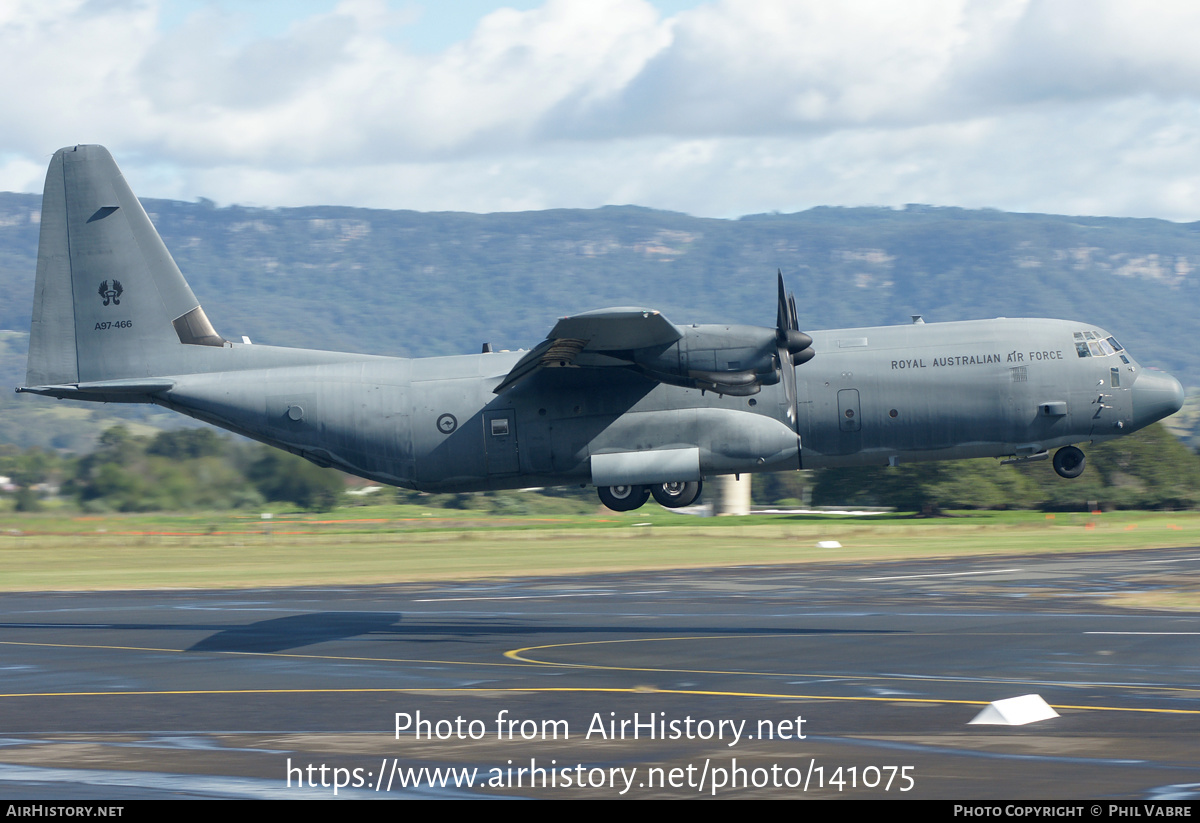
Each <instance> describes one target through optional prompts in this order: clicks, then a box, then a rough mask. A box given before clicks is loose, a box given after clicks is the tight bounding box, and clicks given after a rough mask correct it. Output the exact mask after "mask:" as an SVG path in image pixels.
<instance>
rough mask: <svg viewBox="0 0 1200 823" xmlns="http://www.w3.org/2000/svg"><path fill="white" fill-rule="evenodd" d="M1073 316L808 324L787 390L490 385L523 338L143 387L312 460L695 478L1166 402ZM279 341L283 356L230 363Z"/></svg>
mask: <svg viewBox="0 0 1200 823" xmlns="http://www.w3.org/2000/svg"><path fill="white" fill-rule="evenodd" d="M1076 334H1088V335H1091V337H1092V338H1093V339H1092V340H1084V341H1082V342H1083V343H1084V346H1085V347H1086V345H1087V343H1088V342H1096V341H1099V340H1102V339H1107V338H1109V337H1110V336H1109V335H1108V333H1107V332H1104V331H1102V330H1100V329H1099V328H1097V327H1095V326H1090V325H1087V324H1083V323H1075V322H1071V321H1063V320H1038V319H998V320H979V321H966V322H957V323H928V324H912V325H904V326H883V327H875V328H865V329H841V330H831V331H816V332H812V337H813V340H814V342H813V349H814V351H815V352H816V356H815V357H813V359H812V360H811V361H809V362H808V363H805V364H803V365H801V366H798V367H796V380H797V392H796V394H797V400H796V404H795V406H794V407H792V406H791V405H790V404H789V402H788V400H787V397H786V392H785V390H784V383H783V382H779V383H776V384H774V385H764V386H763V387H762V389H761V391H759V392H758V393H757V394H754V395H751V396H749V397H745V396H742V397H736V396H731V395H722V394H719V393H717V392H714V391H706V390H701V389H690V388H682V387H678V386H671V385H666V384H662V383H658V382H655V381H653V380H650V379H648V378H646V377H643V376H641V375H639V374H637V373H634V372H632V371H624V370H614V371H612V372H610V373H609V374H607V375H606V386H605V390H604V391H603V392H598V391H597V390H596V386H595V382H594V380H593V379H592V375H591V374H590V373H589V371H588V370H585V369H578V368H561V369H548V370H545V371H543V372H541V373H540V374H538V375H537V376H536V377H535V378H534V379H531V380H527V381H525V382H523V383H521V384H519V385H517V386H515V387H514V388H512V389H510V390H509V391H507V392H505V393H503V394H501V395H496V394H493V391H492V390H493V388H494V387H495V386H496V385H497V384H498V383H499V382H500V381H501V380H502V379H503V378H504V376H505V375H506V374H507V373H508V372H509V370H510V369H511V368H512V366H513V365H514V363H515V362H516V361H517V359H518V358H519V357H520V356H521V354H523V353H522V352H515V353H509V352H496V353H487V354H478V355H464V356H455V357H435V358H423V359H417V360H408V359H402V358H390V357H375V356H367V355H352V354H335V353H324V352H305V351H303V350H296V349H275V348H272V347H265V346H244V345H240V344H232V345H231V346H226V347H225V348H218V349H208V350H207V351H205V352H204V354H205V355H207V357H206V358H205V359H210V358H211V359H212V361H213V362H212V363H211V364H209V367H208V368H206V369H205V371H204V372H202V373H198V374H190V375H172V376H170V377H169V379H170V381H171V382H172V383H173V386H172V388H170V389H169V390H167V391H164V392H162V393H161V394H159V395H157V396H156V397H155V398H153V400H154V402H157V403H159V404H161V405H164V406H167V407H169V408H172V409H175V410H177V411H180V412H183V413H184V414H189V415H191V416H193V417H197V418H199V419H201V420H205V421H208V422H210V423H214V424H216V425H219V426H222V427H225V428H228V429H232V430H234V431H238V432H241V433H243V434H246V435H248V436H251V437H254V438H256V439H258V440H262V441H264V442H268V443H271V444H272V445H276V446H280V447H282V448H285V449H287V450H289V451H292V452H295V453H297V454H302V455H304V456H305V457H308V458H309V459H311V460H314V461H315V462H318V463H321V464H323V465H333V466H336V467H338V468H341V469H343V470H345V471H349V472H352V473H354V474H358V475H361V476H363V477H367V478H371V479H374V480H378V481H381V482H385V483H390V484H394V485H400V486H405V487H409V488H416V489H422V490H429V491H465V490H480V489H501V488H517V487H524V486H533V485H546V484H564V483H574V482H578V483H595V484H596V485H611V484H612V483H609V482H605V481H612V480H613V477H606V476H604V475H603V472H604V471H605V468H606V467H605V465H604V464H605V462H606V461H605V458H604V456H605V455H610V456H614V457H612V458H611V459H609V460H608V461H607V463H608V465H609V467H611V470H612V471H615V472H617V474H618V475H619V476H618V477H617V478H616V479H618V480H623V481H624V482H634V481H635V480H637V479H638V478H637V477H636V475H637V474H638V473H639V471H640V472H641V473H642V474H645V475H646V478H645V479H644V481H643V482H653V478H657V477H661V476H662V469H663V466H662V463H663V461H664V460H679V461H682V462H681V463H680V468H679V470H678V472H677V475H674V476H677V477H679V478H680V479H690V478H691V477H692V475H693V474H694V475H696V476H697V478H698V477H703V476H707V475H714V474H728V473H735V472H755V471H778V470H785V469H799V468H819V467H824V466H854V465H887V464H888V463H889V462H890V463H897V462H909V461H914V460H932V459H951V458H964V457H1003V456H1032V455H1036V454H1038V453H1040V452H1044V451H1046V450H1048V449H1053V448H1056V447H1059V446H1063V445H1067V444H1070V443H1078V442H1082V441H1089V440H1091V441H1094V440H1104V439H1108V438H1111V437H1115V436H1118V435H1121V434H1126V433H1128V432H1131V431H1134V430H1136V429H1137V428H1140V427H1142V426H1144V425H1147V424H1148V423H1150V422H1153V420H1156V419H1159V417H1161V416H1164V415H1163V414H1162V412H1163V411H1166V412H1167V413H1170V411H1172V410H1173V409H1169V406H1170V405H1171V403H1172V402H1173V400H1172V398H1173V396H1174V394H1175V393H1176V391H1177V387H1178V383H1176V382H1175V381H1174V380H1173V379H1172V378H1168V377H1166V376H1164V375H1161V374H1158V373H1155V372H1152V371H1151V372H1143V370H1142V368H1141V366H1140V365H1138V364H1137V363H1136V362H1135V361H1134V360H1133V359H1132V357H1130V356H1129V355H1128V352H1125V351H1119V352H1115V351H1114V352H1113V353H1112V354H1107V355H1105V354H1103V353H1102V354H1101V356H1091V355H1090V353H1089V356H1086V357H1081V356H1079V352H1078V350H1077V346H1076V344H1077V343H1079V342H1081V341H1078V340H1076V339H1075V338H1074V335H1076ZM305 355H311V357H309V356H305ZM276 357H279V358H280V359H281V360H284V361H287V360H292V361H296V362H294V364H291V365H289V364H287V363H286V362H283V363H280V365H278V366H272V367H269V368H254V367H250V368H239V361H244V365H245V366H251V364H252V363H254V362H261V361H262V360H263V359H267V360H274V359H275V358H276ZM1122 357H1124V360H1125V361H1128V362H1123V360H1122ZM222 360H223V361H225V362H223V363H222V362H219V361H222ZM322 360H328V361H331V362H314V361H322ZM1139 386H1141V387H1143V388H1142V390H1140V391H1139V388H1138V387H1139ZM1135 397H1141V398H1142V400H1141V402H1140V403H1138V404H1136V406H1137V410H1138V411H1139V412H1140V416H1139V414H1136V413H1135V401H1134V398H1135ZM109 399H118V398H117V397H115V396H114V397H110V398H109ZM130 399H132V398H130ZM793 420H794V421H795V422H794V423H793ZM598 456H599V458H600V459H599V460H596V459H595V458H597V457H598ZM639 456H642V457H644V460H641V461H639ZM693 457H694V460H692V458H693ZM689 460H692V462H688V461H689ZM596 463H600V464H601V465H600V466H598V467H597V466H596V465H595V464H596ZM693 463H694V465H693Z"/></svg>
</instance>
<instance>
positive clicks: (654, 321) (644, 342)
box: [493, 307, 683, 394]
mask: <svg viewBox="0 0 1200 823" xmlns="http://www.w3.org/2000/svg"><path fill="white" fill-rule="evenodd" d="M682 337H683V332H682V331H681V330H680V329H679V328H678V327H676V326H675V324H674V323H672V322H671V321H670V320H668V319H667V318H665V317H663V316H662V315H661V314H660V313H659V312H657V311H654V310H653V309H640V308H632V307H621V308H614V309H597V310H596V311H589V312H584V313H583V314H577V315H574V316H573V317H564V318H562V319H561V320H559V321H558V322H557V323H555V324H554V328H553V329H551V330H550V336H549V337H547V338H546V339H545V340H543V341H542V342H541V343H539V344H538V345H536V346H534V347H533V349H531V350H530V351H529V353H528V354H526V355H525V356H524V357H522V358H521V359H520V360H519V361H517V364H516V365H515V366H513V367H512V369H511V370H510V371H509V373H508V374H507V375H506V376H505V378H504V379H503V380H502V381H500V384H499V385H498V386H496V388H495V389H494V390H493V391H495V393H496V394H501V393H503V392H505V391H507V390H508V389H510V388H512V387H513V386H515V385H516V384H517V383H519V382H521V381H522V380H524V379H525V378H527V377H529V376H531V375H533V374H534V373H535V372H537V371H539V370H541V369H545V368H565V367H571V366H575V367H585V366H586V367H591V368H603V367H613V366H617V367H628V366H629V365H630V359H631V358H630V357H629V353H630V352H632V351H634V350H641V349H652V348H659V347H666V346H670V345H671V344H672V343H675V342H677V341H679V340H680V339H681V338H682Z"/></svg>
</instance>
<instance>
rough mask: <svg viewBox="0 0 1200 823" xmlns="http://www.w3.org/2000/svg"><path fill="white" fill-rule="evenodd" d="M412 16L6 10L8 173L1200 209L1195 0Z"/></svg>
mask: <svg viewBox="0 0 1200 823" xmlns="http://www.w3.org/2000/svg"><path fill="white" fill-rule="evenodd" d="M414 19H415V18H414V15H413V13H412V9H411V8H410V7H409V6H404V7H403V8H399V7H397V8H392V7H389V6H388V5H386V4H385V3H384V2H383V0H347V1H346V2H342V3H340V4H339V5H337V6H336V7H335V8H333V9H332V10H331V11H329V12H327V13H324V14H320V15H316V16H312V17H308V18H301V19H297V20H295V21H294V22H292V23H291V24H290V25H288V26H282V27H279V28H278V29H276V30H277V31H280V32H282V33H281V34H278V35H277V36H272V37H263V36H258V35H253V36H248V35H247V29H245V28H239V26H240V25H242V23H243V22H244V21H239V18H238V17H237V16H236V15H230V14H226V13H224V12H222V11H220V10H219V8H218V7H215V6H214V7H212V8H208V7H200V11H198V12H197V13H196V14H194V15H193V16H192V17H190V18H188V19H187V20H186V21H185V22H183V23H182V24H181V25H177V26H174V27H173V28H171V29H170V30H169V31H163V30H162V28H161V26H160V23H159V18H158V7H157V4H156V2H154V0H110V1H109V2H97V1H96V0H91V2H84V0H50V1H49V2H48V1H47V0H40V1H39V2H32V0H16V2H10V3H7V4H4V5H2V6H0V70H3V71H4V72H5V74H6V76H8V77H19V78H22V80H23V82H13V83H8V84H5V85H4V86H3V87H0V110H3V111H5V112H6V117H5V118H4V120H3V123H2V124H0V156H2V157H5V158H9V159H8V160H7V161H6V163H5V164H4V165H3V166H0V186H6V187H16V186H20V187H22V188H24V187H26V186H27V185H29V184H28V183H26V182H22V181H26V180H28V179H29V175H28V174H27V173H26V171H27V169H28V168H29V167H30V166H36V167H41V166H44V163H45V159H46V158H47V157H48V155H49V153H50V152H52V151H53V150H54V149H55V148H57V147H58V146H59V145H62V144H67V143H70V142H73V141H81V142H103V143H106V144H108V145H109V147H110V148H111V149H112V150H113V151H114V153H115V154H116V156H117V160H118V162H119V163H121V164H122V166H123V167H124V168H125V171H126V175H127V176H128V177H129V178H130V180H131V182H133V183H134V184H135V186H136V185H142V184H144V185H146V186H148V187H149V189H148V190H145V189H143V190H142V191H143V192H144V193H145V194H147V195H151V196H175V197H185V198H191V197H196V196H207V197H210V198H213V199H216V200H218V201H220V202H234V201H238V202H253V203H260V204H268V205H298V204H306V203H318V202H338V203H347V204H353V205H374V206H388V207H408V208H429V209H432V208H457V209H470V210H482V211H487V210H497V209H513V208H541V207H552V206H594V205H600V204H603V203H606V202H636V203H640V204H643V205H650V206H659V207H664V208H673V209H678V210H682V211H689V212H692V213H699V214H712V215H721V216H729V215H733V214H738V213H743V212H748V211H766V210H771V209H780V210H791V209H796V208H803V207H807V206H811V205H817V204H822V203H830V204H848V205H854V204H870V203H875V204H900V203H905V202H933V203H939V204H952V205H971V206H977V205H993V206H997V207H1001V208H1007V209H1014V210H1022V209H1024V210H1034V209H1037V210H1045V211H1073V212H1080V211H1087V212H1094V213H1108V214H1142V215H1155V216H1167V217H1172V218H1177V219H1194V218H1195V217H1196V216H1198V215H1200V175H1198V174H1197V173H1196V172H1195V171H1194V170H1193V163H1194V160H1193V158H1195V157H1196V156H1198V155H1197V153H1196V149H1197V142H1200V114H1198V113H1197V112H1200V108H1198V107H1197V105H1196V103H1197V97H1200V50H1197V49H1195V48H1194V46H1193V45H1192V43H1191V42H1190V37H1191V35H1192V33H1194V32H1195V31H1197V30H1200V7H1197V6H1193V5H1191V4H1183V3H1176V2H1168V0H1161V1H1159V2H1155V1H1154V0H1149V1H1148V2H1141V3H1138V4H1130V3H1126V2H1121V1H1120V0H1088V1H1087V2H1083V1H1082V0H1053V2H1049V1H1048V0H924V1H923V2H916V1H915V0H914V2H906V3H895V2H893V1H892V0H845V2H838V3H830V2H828V0H736V2H735V1H734V0H721V2H712V3H707V4H702V5H699V6H697V7H696V8H693V9H691V10H688V11H683V12H680V13H678V14H675V15H673V16H671V17H663V16H662V15H660V14H659V13H658V12H657V11H656V10H655V8H654V7H653V6H652V5H651V4H650V3H649V2H646V0H547V2H545V3H544V4H543V5H541V6H539V7H536V8H533V9H531V10H528V11H514V10H511V9H497V10H496V11H494V12H492V13H491V14H489V15H487V16H485V17H483V18H481V19H480V20H479V22H478V24H477V25H476V27H475V29H474V31H473V32H471V34H470V36H469V37H467V38H465V39H463V40H461V41H460V42H458V43H455V44H454V45H452V46H450V47H449V48H446V49H444V50H442V51H440V52H436V53H425V52H415V51H410V50H406V48H405V47H404V46H403V45H402V44H403V42H404V38H402V37H395V36H393V35H394V34H395V33H396V31H398V30H402V27H404V26H411V25H413V21H414ZM38 176H40V175H38ZM8 181H12V182H11V183H10V182H8ZM35 187H36V184H35Z"/></svg>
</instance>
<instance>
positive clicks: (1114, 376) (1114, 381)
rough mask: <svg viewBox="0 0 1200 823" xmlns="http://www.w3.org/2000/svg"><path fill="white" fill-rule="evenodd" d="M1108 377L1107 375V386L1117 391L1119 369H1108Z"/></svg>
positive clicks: (1119, 375) (1119, 383) (1119, 384)
mask: <svg viewBox="0 0 1200 823" xmlns="http://www.w3.org/2000/svg"><path fill="white" fill-rule="evenodd" d="M1108 375H1109V384H1110V385H1111V386H1112V387H1113V388H1114V389H1119V388H1120V387H1121V370H1120V369H1109V370H1108Z"/></svg>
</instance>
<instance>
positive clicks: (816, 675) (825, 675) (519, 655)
mask: <svg viewBox="0 0 1200 823" xmlns="http://www.w3.org/2000/svg"><path fill="white" fill-rule="evenodd" d="M872 634H875V632H872ZM985 634H986V633H985ZM822 636H827V635H820V634H812V633H810V632H797V633H796V634H739V635H704V636H698V637H635V638H629V639H625V640H583V641H580V642H577V643H549V644H547V645H545V646H525V647H523V648H520V649H511V650H510V651H507V652H505V653H504V656H505V657H507V658H509V659H510V660H516V661H519V662H522V663H531V664H537V665H541V666H549V667H554V668H562V669H597V670H601V671H618V672H645V673H650V674H655V673H660V674H713V675H743V676H747V677H807V678H813V679H821V680H829V679H833V678H837V679H844V680H888V681H901V682H922V683H1001V684H1012V685H1032V686H1041V685H1052V686H1060V687H1063V688H1085V687H1086V688H1095V689H1144V690H1147V691H1166V692H1173V693H1179V692H1182V693H1184V694H1190V693H1193V692H1197V691H1200V690H1198V689H1193V688H1187V687H1184V686H1156V685H1151V684H1141V683H1069V682H1062V681H1052V680H1015V679H1004V678H983V677H971V678H967V677H933V676H925V675H877V674H837V673H830V672H755V671H726V670H721V669H666V668H660V667H637V666H608V665H604V664H601V663H557V662H555V661H552V660H539V659H537V658H535V657H526V656H525V654H526V653H527V652H535V651H539V650H542V649H562V648H569V647H571V646H602V645H607V644H612V643H663V642H671V641H675V640H745V639H748V638H761V637H822ZM914 636H923V637H928V636H932V635H929V634H927V633H922V634H920V635H913V634H906V635H905V637H914ZM987 636H990V635H987ZM1003 636H1005V637H1011V636H1013V635H1012V634H1010V633H1006V634H1004V635H1003Z"/></svg>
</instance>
